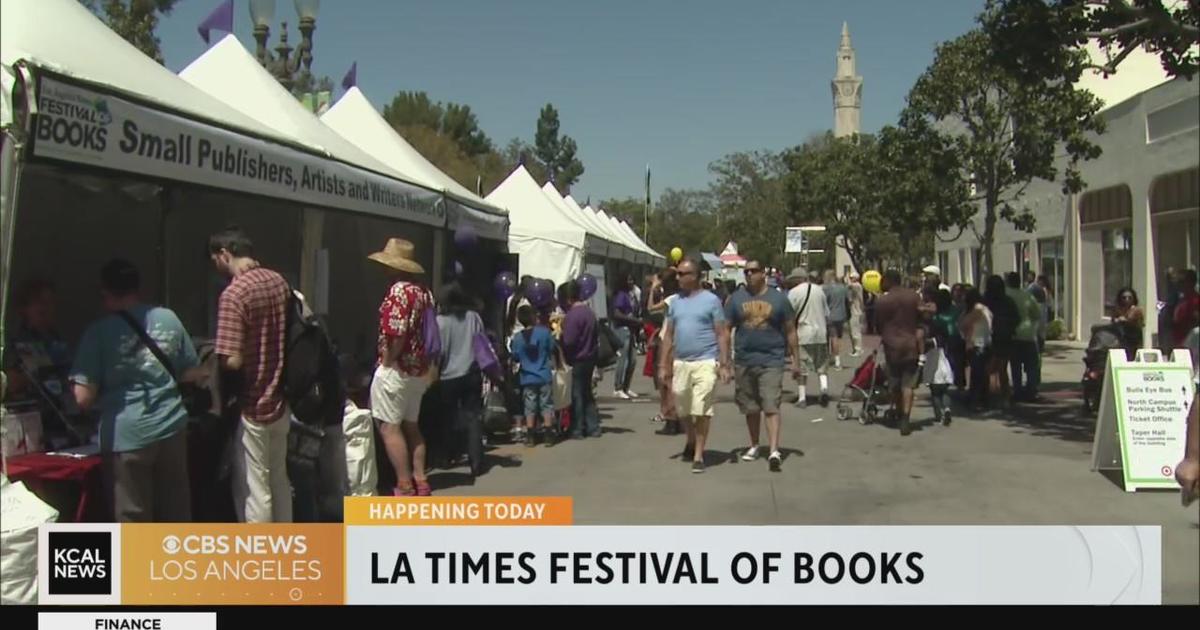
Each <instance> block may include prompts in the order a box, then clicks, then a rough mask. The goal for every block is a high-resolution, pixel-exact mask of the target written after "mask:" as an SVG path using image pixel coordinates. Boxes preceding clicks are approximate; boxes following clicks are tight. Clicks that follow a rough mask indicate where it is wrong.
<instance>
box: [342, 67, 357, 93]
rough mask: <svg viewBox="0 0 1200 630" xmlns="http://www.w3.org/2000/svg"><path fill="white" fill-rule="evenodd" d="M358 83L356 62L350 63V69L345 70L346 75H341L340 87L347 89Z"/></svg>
mask: <svg viewBox="0 0 1200 630" xmlns="http://www.w3.org/2000/svg"><path fill="white" fill-rule="evenodd" d="M356 85H358V62H357V61H355V62H354V63H352V64H350V69H349V70H347V71H346V76H344V77H342V89H343V90H346V91H349V90H350V88H352V87H354V86H356Z"/></svg>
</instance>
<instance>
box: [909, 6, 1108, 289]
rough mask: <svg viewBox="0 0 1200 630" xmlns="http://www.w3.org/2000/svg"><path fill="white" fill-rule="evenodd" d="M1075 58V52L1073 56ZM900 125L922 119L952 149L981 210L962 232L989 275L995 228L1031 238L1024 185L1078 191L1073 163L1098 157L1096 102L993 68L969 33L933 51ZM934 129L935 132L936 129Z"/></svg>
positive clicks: (979, 39) (985, 47)
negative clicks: (972, 240) (1001, 224)
mask: <svg viewBox="0 0 1200 630" xmlns="http://www.w3.org/2000/svg"><path fill="white" fill-rule="evenodd" d="M1080 54H1082V53H1080ZM908 105H909V106H908V109H907V110H906V112H905V113H904V115H903V117H904V119H905V120H907V121H910V124H912V121H915V120H917V119H924V121H925V122H926V123H929V124H930V130H931V133H933V134H938V135H941V137H942V138H943V139H944V140H945V141H946V142H950V143H952V144H953V146H954V152H955V153H956V154H957V160H958V163H959V165H960V168H959V176H960V179H961V181H962V182H963V183H964V185H966V186H967V187H968V188H969V189H970V190H971V191H973V195H974V200H975V201H978V202H979V203H980V205H981V210H982V223H983V225H982V228H981V227H980V226H979V225H978V222H976V221H972V222H970V223H969V225H968V227H969V228H970V229H971V230H972V232H973V233H974V234H975V237H976V238H977V239H978V241H979V244H980V248H981V250H982V252H983V257H982V258H983V260H982V265H981V271H983V272H984V273H991V270H992V269H993V266H992V243H993V241H994V236H995V228H996V223H997V221H999V220H1006V221H1008V222H1009V223H1011V224H1012V225H1013V226H1014V227H1016V228H1017V229H1019V230H1024V231H1032V230H1033V228H1034V225H1035V218H1034V216H1033V214H1032V213H1031V212H1030V211H1029V210H1028V209H1027V208H1023V207H1021V206H1019V205H1017V203H1016V202H1018V201H1019V200H1020V199H1021V198H1022V196H1023V195H1024V192H1025V189H1026V188H1027V187H1028V186H1029V184H1030V183H1031V182H1032V181H1034V180H1036V179H1041V180H1045V181H1061V182H1062V186H1063V191H1064V192H1065V193H1075V192H1078V191H1080V190H1082V189H1083V187H1084V182H1083V180H1082V178H1081V176H1080V173H1079V163H1080V162H1081V161H1083V160H1088V159H1093V158H1095V157H1098V156H1099V155H1100V148H1099V146H1097V145H1096V144H1095V143H1094V142H1092V139H1091V138H1092V137H1093V135H1094V134H1098V133H1102V132H1103V130H1104V123H1103V120H1102V119H1101V118H1100V117H1099V116H1097V115H1096V114H1097V112H1099V110H1100V101H1099V100H1098V99H1096V97H1095V96H1093V95H1092V94H1091V93H1089V92H1087V91H1084V90H1077V89H1075V87H1074V85H1073V84H1071V83H1068V82H1029V81H1027V80H1022V78H1021V77H1020V76H1018V75H1017V74H1014V73H1012V72H1010V71H1008V70H1007V69H1006V68H1004V67H1003V66H1001V65H1000V64H997V63H996V62H995V61H994V56H993V54H992V50H991V48H990V40H989V38H988V37H987V35H986V34H985V33H983V32H982V31H980V30H975V31H971V32H969V33H967V34H966V35H963V36H961V37H959V38H957V39H955V40H952V41H950V42H947V43H944V44H942V45H940V46H938V48H937V52H936V54H935V58H934V61H933V64H932V65H931V66H930V67H929V68H928V69H927V70H926V71H925V73H924V74H922V75H921V77H920V78H918V79H917V82H916V85H915V86H913V88H912V91H911V92H910V93H909V95H908ZM935 129H936V130H935Z"/></svg>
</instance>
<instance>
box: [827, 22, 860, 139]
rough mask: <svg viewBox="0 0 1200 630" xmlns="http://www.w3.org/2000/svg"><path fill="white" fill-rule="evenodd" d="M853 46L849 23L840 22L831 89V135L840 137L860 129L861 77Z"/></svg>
mask: <svg viewBox="0 0 1200 630" xmlns="http://www.w3.org/2000/svg"><path fill="white" fill-rule="evenodd" d="M854 62H855V54H854V46H853V45H852V44H851V43H850V25H849V24H848V23H846V22H842V41H841V44H839V45H838V50H837V72H836V73H835V74H834V76H833V82H832V83H831V84H830V87H831V88H832V90H833V135H834V136H836V137H838V138H841V137H843V136H849V135H853V134H856V133H859V132H860V131H861V126H860V121H861V113H862V77H860V76H858V73H857V72H855V67H854V65H855V63H854Z"/></svg>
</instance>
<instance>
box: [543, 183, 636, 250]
mask: <svg viewBox="0 0 1200 630" xmlns="http://www.w3.org/2000/svg"><path fill="white" fill-rule="evenodd" d="M555 192H557V191H555ZM563 203H564V204H566V206H567V208H569V209H570V210H571V212H573V213H574V214H575V215H576V216H579V217H583V222H584V223H585V224H587V225H590V226H592V228H593V229H594V230H596V231H597V232H598V233H599V234H600V236H601V237H603V238H604V240H606V241H608V242H609V248H608V254H609V257H610V258H614V259H615V258H620V259H621V260H627V261H630V262H634V261H635V260H636V258H637V257H636V255H635V252H634V251H633V250H631V249H630V248H629V246H628V245H626V244H625V241H623V240H622V239H621V238H620V237H618V236H617V235H616V234H614V233H613V231H612V228H611V227H610V226H609V225H608V224H606V223H605V222H603V221H600V220H599V218H598V217H597V216H596V213H594V212H584V210H583V208H581V207H579V204H578V203H577V202H576V201H575V199H574V198H573V197H571V195H567V196H566V197H563Z"/></svg>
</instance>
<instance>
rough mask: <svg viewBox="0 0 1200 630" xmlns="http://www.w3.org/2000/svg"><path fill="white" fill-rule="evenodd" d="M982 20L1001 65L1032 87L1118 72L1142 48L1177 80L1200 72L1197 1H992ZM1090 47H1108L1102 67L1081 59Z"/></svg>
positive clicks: (1199, 5)
mask: <svg viewBox="0 0 1200 630" xmlns="http://www.w3.org/2000/svg"><path fill="white" fill-rule="evenodd" d="M980 21H981V23H982V24H983V28H984V32H986V33H987V35H988V37H989V39H990V41H991V48H992V52H993V57H994V59H995V62H996V63H998V64H1000V65H1002V66H1004V67H1006V68H1007V69H1009V70H1010V71H1012V72H1015V73H1018V74H1020V75H1022V76H1023V77H1024V78H1025V80H1027V81H1030V82H1041V81H1052V82H1053V81H1066V82H1067V83H1074V82H1075V81H1076V80H1078V79H1079V75H1080V73H1081V72H1082V71H1083V70H1085V69H1087V68H1093V69H1096V70H1099V71H1101V72H1103V73H1105V74H1113V73H1115V72H1116V71H1117V68H1118V66H1120V64H1121V62H1122V61H1124V60H1125V58H1126V57H1128V56H1129V54H1130V53H1132V52H1133V51H1134V50H1136V49H1138V48H1144V49H1146V50H1149V51H1151V52H1153V53H1155V54H1157V55H1158V56H1159V59H1160V61H1161V62H1162V66H1163V69H1164V70H1166V72H1167V73H1168V74H1169V75H1171V76H1182V77H1188V78H1191V77H1192V76H1195V74H1196V71H1197V70H1198V69H1200V56H1198V53H1200V46H1198V45H1197V42H1200V2H1196V0H1167V1H1164V0H1086V1H1083V0H1049V1H1047V0H989V2H988V8H987V10H986V11H985V12H984V14H983V16H982V18H981V20H980ZM1089 42H1094V43H1097V44H1099V45H1100V46H1101V48H1102V49H1103V50H1104V60H1103V63H1097V61H1098V60H1092V59H1088V58H1087V57H1086V56H1084V57H1080V56H1079V55H1078V54H1077V52H1078V50H1079V49H1080V48H1081V47H1083V46H1084V45H1085V44H1087V43H1089Z"/></svg>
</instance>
